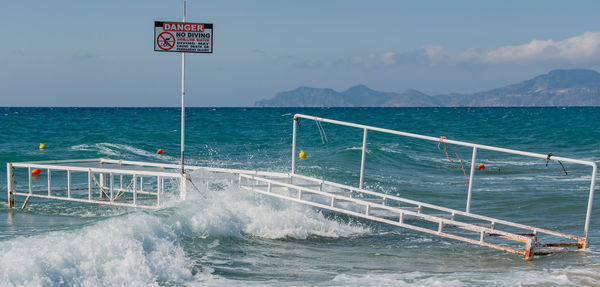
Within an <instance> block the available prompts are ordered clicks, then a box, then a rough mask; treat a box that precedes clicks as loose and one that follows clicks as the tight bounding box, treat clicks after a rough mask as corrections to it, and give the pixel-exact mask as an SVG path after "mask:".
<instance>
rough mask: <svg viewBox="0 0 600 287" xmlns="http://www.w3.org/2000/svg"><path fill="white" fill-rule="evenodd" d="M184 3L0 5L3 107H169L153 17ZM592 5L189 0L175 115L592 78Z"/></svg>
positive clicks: (174, 57)
mask: <svg viewBox="0 0 600 287" xmlns="http://www.w3.org/2000/svg"><path fill="white" fill-rule="evenodd" d="M182 11H183V0H181V1H158V0H145V1H140V0H131V1H113V0H105V1H89V0H76V1H75V0H73V1H61V0H57V1H47V0H44V1H41V0H31V1H29V0H23V1H12V0H11V1H8V0H0V35H2V38H1V39H0V44H1V45H0V106H53V107H59V106H66V107H74V106H75V107H81V106H90V107H98V106H100V107H113V106H118V107H120V106H125V107H156V106H179V105H180V93H181V56H180V54H178V53H159V52H154V46H153V42H154V38H153V37H154V30H153V29H154V21H181V19H182V14H183V12H182ZM598 11H600V1H585V0H582V1H551V0H545V1H534V0H531V1H511V0H503V1H459V0H457V1H427V0H424V1H399V0H398V1H391V0H390V1H383V0H382V1H375V0H374V1H354V0H345V1H341V0H320V1H316V0H304V1H284V0H266V1H260V0H258V1H247V0H220V1H199V0H198V1H196V0H188V1H187V21H188V22H196V23H213V24H214V31H213V33H214V34H213V53H212V54H188V55H187V56H186V59H187V60H186V105H187V106H198V107H242V106H252V105H253V104H254V102H255V101H257V100H261V99H266V98H272V97H273V96H275V94H276V93H278V92H283V91H289V90H293V89H296V88H297V87H300V86H309V87H316V88H332V89H334V90H337V91H344V90H346V89H349V88H351V87H352V86H355V85H358V84H365V85H367V86H369V87H370V88H372V89H374V90H378V91H386V92H402V91H405V90H407V89H416V90H419V91H421V92H424V93H427V94H430V95H435V94H443V93H471V92H477V91H483V90H488V89H493V88H497V87H502V86H505V85H508V84H512V83H517V82H521V81H523V80H527V79H530V78H532V77H535V76H537V75H539V74H544V73H547V72H549V71H551V70H553V69H570V68H586V69H595V70H600V21H598Z"/></svg>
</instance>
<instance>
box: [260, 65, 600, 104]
mask: <svg viewBox="0 0 600 287" xmlns="http://www.w3.org/2000/svg"><path fill="white" fill-rule="evenodd" d="M255 106H258V107H435V106H452V107H457V106H471V107H472V106H479V107H500V106H502V107H514V106H518V107H521V106H600V73H598V72H596V71H594V70H583V69H573V70H554V71H551V72H550V73H548V74H544V75H540V76H537V77H535V78H533V79H531V80H527V81H524V82H521V83H518V84H513V85H509V86H506V87H502V88H497V89H493V90H489V91H483V92H478V93H474V94H444V95H435V96H429V95H427V94H424V93H421V92H419V91H417V90H407V91H404V92H402V93H394V92H380V91H375V90H372V89H370V88H368V87H367V86H365V85H357V86H354V87H352V88H350V89H348V90H346V91H343V92H337V91H335V90H332V89H319V88H310V87H300V88H297V89H295V90H292V91H287V92H281V93H278V94H277V95H275V97H274V98H272V99H266V100H261V101H257V102H256V103H255Z"/></svg>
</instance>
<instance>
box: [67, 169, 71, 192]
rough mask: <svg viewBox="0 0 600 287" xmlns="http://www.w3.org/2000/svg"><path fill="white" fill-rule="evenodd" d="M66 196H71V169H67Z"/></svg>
mask: <svg viewBox="0 0 600 287" xmlns="http://www.w3.org/2000/svg"><path fill="white" fill-rule="evenodd" d="M67 198H71V170H70V169H68V170H67Z"/></svg>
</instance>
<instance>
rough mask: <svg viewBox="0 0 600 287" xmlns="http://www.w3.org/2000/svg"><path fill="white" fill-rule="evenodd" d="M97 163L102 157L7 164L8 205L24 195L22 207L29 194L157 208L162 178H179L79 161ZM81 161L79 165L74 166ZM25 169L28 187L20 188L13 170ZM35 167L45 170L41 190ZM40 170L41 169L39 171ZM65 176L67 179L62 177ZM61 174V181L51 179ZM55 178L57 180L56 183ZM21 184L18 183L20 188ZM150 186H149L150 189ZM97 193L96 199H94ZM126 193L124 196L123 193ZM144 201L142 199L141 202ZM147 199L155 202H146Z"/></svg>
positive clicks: (50, 197)
mask: <svg viewBox="0 0 600 287" xmlns="http://www.w3.org/2000/svg"><path fill="white" fill-rule="evenodd" d="M86 163H88V164H90V163H100V164H102V163H103V162H102V159H86V160H61V161H44V162H22V163H7V164H6V167H7V181H8V182H7V193H8V204H9V207H14V199H15V197H16V196H24V197H26V199H25V201H24V203H23V206H22V207H23V208H24V207H25V206H26V205H27V203H28V202H29V199H30V198H32V197H37V198H46V199H58V200H66V201H76V202H88V203H98V204H108V205H118V206H132V207H141V208H157V207H159V206H160V203H161V195H162V194H163V193H164V190H165V183H164V181H165V178H167V179H179V178H180V177H181V175H180V174H178V173H174V172H167V171H150V170H132V169H123V168H111V167H95V166H89V167H88V166H84V165H81V164H86ZM74 164H80V166H77V165H74ZM21 168H22V169H26V172H27V190H26V192H23V191H19V190H18V188H17V186H16V184H15V169H21ZM34 169H39V170H41V171H45V175H44V176H45V177H46V179H47V182H46V183H44V184H41V182H40V181H38V182H37V183H38V184H37V186H41V185H45V187H43V189H39V190H34V189H36V188H37V187H36V185H35V184H34V177H39V179H41V177H42V176H41V175H40V176H36V175H32V171H33V170H34ZM40 173H42V172H40ZM65 175H66V179H65ZM74 176H80V177H87V180H86V182H87V187H81V182H80V183H79V184H75V185H74V184H73V183H72V178H73V177H74ZM56 177H62V180H53V178H54V179H56ZM55 181H56V182H55ZM22 186H23V185H21V187H22ZM149 188H150V189H149ZM96 194H97V198H96ZM125 194H129V195H128V197H127V198H125V197H126V196H124V195H125ZM142 201H143V202H142ZM148 202H154V203H151V204H148Z"/></svg>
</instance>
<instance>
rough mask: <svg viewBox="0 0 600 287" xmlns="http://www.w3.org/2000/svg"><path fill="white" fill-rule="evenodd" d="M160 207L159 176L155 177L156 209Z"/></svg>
mask: <svg viewBox="0 0 600 287" xmlns="http://www.w3.org/2000/svg"><path fill="white" fill-rule="evenodd" d="M159 206H160V176H156V207H159Z"/></svg>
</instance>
